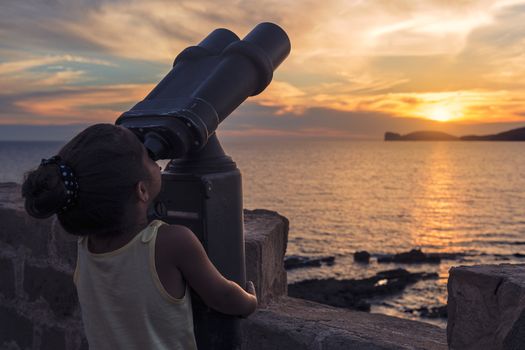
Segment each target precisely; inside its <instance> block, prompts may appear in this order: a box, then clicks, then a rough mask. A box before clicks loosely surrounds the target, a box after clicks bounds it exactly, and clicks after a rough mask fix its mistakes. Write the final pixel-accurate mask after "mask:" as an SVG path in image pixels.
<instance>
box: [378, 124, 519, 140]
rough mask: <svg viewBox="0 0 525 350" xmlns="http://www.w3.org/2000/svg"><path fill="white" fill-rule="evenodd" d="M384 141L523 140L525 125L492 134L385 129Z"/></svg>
mask: <svg viewBox="0 0 525 350" xmlns="http://www.w3.org/2000/svg"><path fill="white" fill-rule="evenodd" d="M385 141H525V127H523V128H518V129H512V130H509V131H505V132H500V133H499V134H494V135H481V136H480V135H466V136H460V137H457V136H453V135H450V134H447V133H444V132H440V131H416V132H411V133H410V134H406V135H401V134H397V133H395V132H390V131H387V132H386V133H385Z"/></svg>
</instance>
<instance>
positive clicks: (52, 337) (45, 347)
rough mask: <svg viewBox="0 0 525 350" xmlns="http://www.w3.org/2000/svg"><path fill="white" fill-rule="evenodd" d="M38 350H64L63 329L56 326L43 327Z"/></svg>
mask: <svg viewBox="0 0 525 350" xmlns="http://www.w3.org/2000/svg"><path fill="white" fill-rule="evenodd" d="M40 350H66V338H65V333H64V331H63V330H61V329H57V328H47V329H44V330H43V332H42V338H41V341H40Z"/></svg>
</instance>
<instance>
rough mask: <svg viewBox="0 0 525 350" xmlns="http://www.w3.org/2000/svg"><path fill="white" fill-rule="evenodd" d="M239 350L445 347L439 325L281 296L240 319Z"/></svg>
mask: <svg viewBox="0 0 525 350" xmlns="http://www.w3.org/2000/svg"><path fill="white" fill-rule="evenodd" d="M244 332H245V335H244V337H243V345H244V347H243V348H244V349H250V350H285V349H302V350H319V349H330V350H343V349H344V350H347V349H358V350H361V349H362V350H387V349H396V350H398V349H399V350H401V349H412V350H414V349H426V350H444V349H447V341H446V338H445V332H444V330H442V329H441V328H439V327H436V326H433V325H430V324H427V323H423V322H416V321H410V320H405V319H400V318H395V317H390V316H386V315H380V314H371V313H367V312H359V311H349V310H346V309H341V308H334V307H330V306H326V305H322V304H318V303H314V302H310V301H306V300H301V299H295V298H288V297H283V298H281V299H280V300H279V301H278V302H274V303H272V304H270V305H269V306H267V307H265V308H263V309H260V310H258V311H257V312H256V313H255V315H253V316H251V317H249V318H248V319H247V321H246V323H245V330H244Z"/></svg>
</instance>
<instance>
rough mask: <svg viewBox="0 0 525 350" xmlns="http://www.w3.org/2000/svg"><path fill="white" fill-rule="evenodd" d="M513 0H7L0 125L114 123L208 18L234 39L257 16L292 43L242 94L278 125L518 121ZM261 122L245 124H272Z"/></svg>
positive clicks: (517, 7)
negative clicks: (261, 83) (433, 117)
mask: <svg viewBox="0 0 525 350" xmlns="http://www.w3.org/2000/svg"><path fill="white" fill-rule="evenodd" d="M524 3H525V2H524V1H496V0H478V1H474V0H462V1H442V0H399V1H390V0H377V1H357V0H356V1H345V0H327V1H323V2H319V1H313V0H305V1H292V0H286V1H277V0H265V1H259V2H253V1H211V0H204V1H178V2H173V1H160V0H153V1H148V2H144V1H139V0H132V1H120V0H97V1H87V0H85V1H82V0H71V1H67V2H54V1H49V2H42V1H37V0H30V1H14V0H7V1H5V2H4V3H3V6H2V11H1V12H0V37H2V38H7V39H8V40H4V42H3V43H2V45H0V57H2V58H1V60H0V104H1V107H2V111H1V112H0V123H7V122H9V123H11V122H17V121H21V122H24V123H31V122H35V123H41V122H42V121H46V120H47V121H52V122H56V123H59V122H64V123H65V122H68V121H78V122H95V121H102V120H104V121H109V120H114V118H115V117H116V116H117V115H118V114H119V113H120V112H122V111H123V110H125V109H126V108H129V105H131V104H133V103H135V102H137V101H139V100H141V99H142V98H143V96H144V95H145V93H146V92H147V91H149V88H150V87H151V86H152V84H153V83H155V82H156V81H158V80H159V79H160V78H162V76H163V75H164V74H165V73H166V72H167V70H168V69H169V65H170V63H171V62H172V60H173V58H174V57H175V56H176V55H177V54H178V53H179V52H180V51H181V50H182V49H184V48H185V47H187V46H190V45H194V44H196V43H198V42H199V41H200V40H202V39H203V37H204V36H205V35H206V34H207V33H209V32H211V31H212V30H213V29H215V28H218V27H226V28H229V29H231V30H233V31H235V32H236V33H237V34H238V35H239V36H241V37H243V36H244V35H245V34H246V33H247V32H248V31H249V30H251V29H252V28H253V26H254V25H255V24H257V23H259V22H262V21H273V22H275V23H278V24H280V25H281V26H282V27H283V28H284V29H285V30H286V31H287V33H288V34H289V36H290V38H291V41H292V54H291V55H290V57H289V58H288V59H287V60H286V61H285V62H284V64H283V65H282V66H281V67H279V69H278V70H277V71H276V72H275V76H274V81H273V82H272V84H271V85H270V86H269V88H268V89H267V90H266V91H264V92H263V93H262V94H260V95H259V96H257V97H255V98H253V99H250V101H251V102H249V105H250V106H251V107H250V108H251V109H253V106H254V105H255V104H258V105H260V107H261V110H260V111H263V112H261V113H266V114H265V116H266V118H267V119H268V120H270V121H271V122H273V123H275V125H281V124H280V123H279V122H281V121H283V120H297V119H298V118H302V122H301V123H303V124H301V125H302V126H301V127H300V128H299V127H298V128H299V129H297V130H301V132H303V133H305V134H308V135H313V134H315V133H319V134H326V135H329V134H331V135H335V134H333V133H332V131H331V130H332V129H329V130H328V131H327V129H325V126H323V125H320V124H319V123H317V121H316V119H315V118H320V119H323V118H324V117H322V116H321V115H320V114H317V115H315V116H313V115H312V114H311V113H312V111H315V110H322V111H329V112H330V113H328V112H327V113H328V114H329V115H332V114H331V113H332V112H333V113H342V115H343V116H344V118H354V117H355V118H357V119H355V120H358V119H359V118H362V119H361V120H362V123H365V124H366V122H365V121H364V118H366V116H368V115H381V116H385V118H391V117H398V118H404V117H411V118H418V117H424V116H425V113H427V112H428V109H429V108H432V107H433V106H437V105H438V104H441V105H443V106H448V107H447V108H450V109H451V110H454V111H456V112H455V113H456V114H457V115H462V119H463V121H464V122H471V123H472V122H474V121H485V122H494V121H518V120H522V119H521V118H522V116H521V115H520V113H521V112H522V111H523V108H522V106H523V102H524V101H523V98H522V97H521V96H523V93H524V92H525V91H524V90H525V87H524V84H525V83H524V81H525V68H524V66H523V64H522V62H523V60H524V58H525V57H524V55H525V54H524V52H525V51H524V50H523V40H522V38H523V34H524V33H525V27H524V26H525V8H524V5H523V4H524ZM232 117H233V116H232ZM293 118H296V119H293ZM341 118H343V117H341ZM263 119H264V118H261V120H259V121H260V123H261V124H260V125H259V126H257V125H251V126H250V130H269V129H273V128H268V127H267V126H268V124H267V123H266V120H263ZM336 119H337V120H339V119H338V118H336ZM233 120H235V121H237V120H238V119H237V118H233ZM352 120H354V119H352ZM385 120H386V119H385ZM239 122H241V121H240V120H239ZM341 123H342V122H341ZM238 127H239V128H242V127H243V126H242V125H241V124H239V125H238ZM376 127H379V126H378V125H376ZM239 130H241V129H239ZM243 130H244V129H243ZM246 130H248V129H246ZM312 130H313V131H312ZM334 130H335V129H334ZM342 130H346V129H344V128H343V129H342ZM254 132H255V131H254ZM259 132H260V131H259ZM286 132H287V133H294V132H295V131H292V130H291V129H290V130H288V131H286ZM344 132H345V133H346V132H347V131H344ZM360 134H361V133H360ZM345 135H346V134H345Z"/></svg>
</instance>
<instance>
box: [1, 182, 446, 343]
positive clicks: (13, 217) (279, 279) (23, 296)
mask: <svg viewBox="0 0 525 350" xmlns="http://www.w3.org/2000/svg"><path fill="white" fill-rule="evenodd" d="M19 194H20V187H19V186H18V185H16V184H0V223H1V225H0V281H2V283H1V284H0V348H1V349H10V350H17V349H35V350H36V349H53V350H61V349H68V350H79V349H87V348H88V345H87V342H86V340H85V337H84V333H83V330H82V322H81V318H80V308H79V306H78V301H77V298H76V291H75V288H74V285H73V283H72V278H71V274H72V272H73V269H74V263H75V261H76V240H75V238H74V237H71V236H68V235H66V234H65V233H64V232H63V230H62V229H61V228H60V225H58V224H57V220H56V219H54V218H50V219H47V220H37V219H33V218H31V217H29V216H28V215H26V214H25V212H24V210H23V205H22V201H21V198H20V195H19ZM244 218H245V235H246V246H245V251H246V272H247V278H248V279H249V280H252V281H254V283H255V285H256V288H257V292H258V296H259V301H260V309H259V310H258V311H257V312H256V313H255V314H254V315H252V316H250V317H249V318H248V319H246V320H245V321H244V324H243V348H244V349H250V350H258V349H431V350H432V349H446V339H445V332H444V330H442V329H440V328H439V327H436V326H432V325H428V324H425V323H421V322H415V321H408V320H403V319H399V318H395V317H389V316H385V315H376V314H368V313H362V312H357V311H348V310H344V309H337V308H333V307H329V306H325V305H321V304H316V303H312V302H307V301H303V300H299V299H293V298H288V297H286V272H285V270H284V263H283V257H284V254H285V251H286V243H287V235H288V220H286V218H284V217H282V216H280V215H278V214H277V213H275V212H271V211H266V210H254V211H245V213H244Z"/></svg>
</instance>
